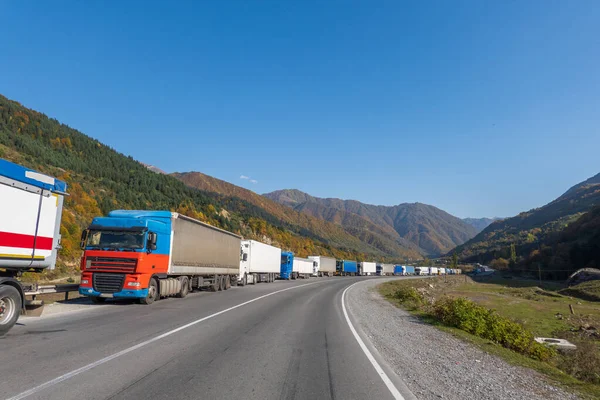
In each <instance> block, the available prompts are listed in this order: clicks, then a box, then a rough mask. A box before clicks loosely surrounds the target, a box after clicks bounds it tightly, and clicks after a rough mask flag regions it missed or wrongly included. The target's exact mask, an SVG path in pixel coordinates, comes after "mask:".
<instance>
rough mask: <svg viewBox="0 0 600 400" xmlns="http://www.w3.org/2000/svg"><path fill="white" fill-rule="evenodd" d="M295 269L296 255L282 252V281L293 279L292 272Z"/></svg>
mask: <svg viewBox="0 0 600 400" xmlns="http://www.w3.org/2000/svg"><path fill="white" fill-rule="evenodd" d="M293 268H294V253H292V252H291V251H282V252H281V270H280V276H281V279H291V278H292V270H293Z"/></svg>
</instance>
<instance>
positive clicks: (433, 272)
mask: <svg viewBox="0 0 600 400" xmlns="http://www.w3.org/2000/svg"><path fill="white" fill-rule="evenodd" d="M438 272H439V270H438V269H437V267H429V275H438Z"/></svg>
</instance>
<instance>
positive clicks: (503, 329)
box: [433, 297, 555, 361]
mask: <svg viewBox="0 0 600 400" xmlns="http://www.w3.org/2000/svg"><path fill="white" fill-rule="evenodd" d="M433 314H434V316H435V317H436V318H437V319H439V320H440V321H442V322H443V323H444V324H446V325H449V326H453V327H456V328H458V329H461V330H463V331H465V332H469V333H471V334H473V335H476V336H479V337H482V338H484V339H488V340H492V341H494V342H496V343H499V344H500V345H502V346H503V347H506V348H508V349H511V350H514V351H517V352H519V353H522V354H525V355H528V356H530V357H532V358H535V359H537V360H542V361H543V360H548V359H549V358H551V357H552V356H553V355H554V354H555V352H554V350H553V349H551V348H549V347H547V346H544V345H543V344H540V343H537V342H536V341H535V340H533V334H532V333H531V332H529V331H527V330H526V329H525V328H523V326H521V325H520V324H518V323H516V322H514V321H512V320H510V319H508V318H505V317H502V316H500V315H498V314H496V313H495V312H494V310H489V309H487V308H485V307H482V306H479V305H477V304H475V303H474V302H472V301H471V300H468V299H465V298H462V297H459V298H455V299H453V298H449V297H444V298H441V299H439V300H437V301H436V302H435V303H434V305H433Z"/></svg>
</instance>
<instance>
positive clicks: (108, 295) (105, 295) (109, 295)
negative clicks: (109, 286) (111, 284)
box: [100, 294, 113, 299]
mask: <svg viewBox="0 0 600 400" xmlns="http://www.w3.org/2000/svg"><path fill="white" fill-rule="evenodd" d="M100 297H106V298H107V299H112V298H113V295H112V294H101V295H100Z"/></svg>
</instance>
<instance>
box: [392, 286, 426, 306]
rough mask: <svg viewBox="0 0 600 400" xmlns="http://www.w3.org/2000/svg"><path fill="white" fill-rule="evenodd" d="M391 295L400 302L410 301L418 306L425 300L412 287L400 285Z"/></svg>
mask: <svg viewBox="0 0 600 400" xmlns="http://www.w3.org/2000/svg"><path fill="white" fill-rule="evenodd" d="M393 296H394V298H395V299H397V300H399V301H400V302H401V303H412V304H413V305H414V306H419V305H421V304H423V303H424V301H425V299H424V298H423V295H422V294H421V293H419V291H418V290H417V289H415V288H414V287H400V288H398V290H396V292H395V293H394V295H393Z"/></svg>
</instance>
